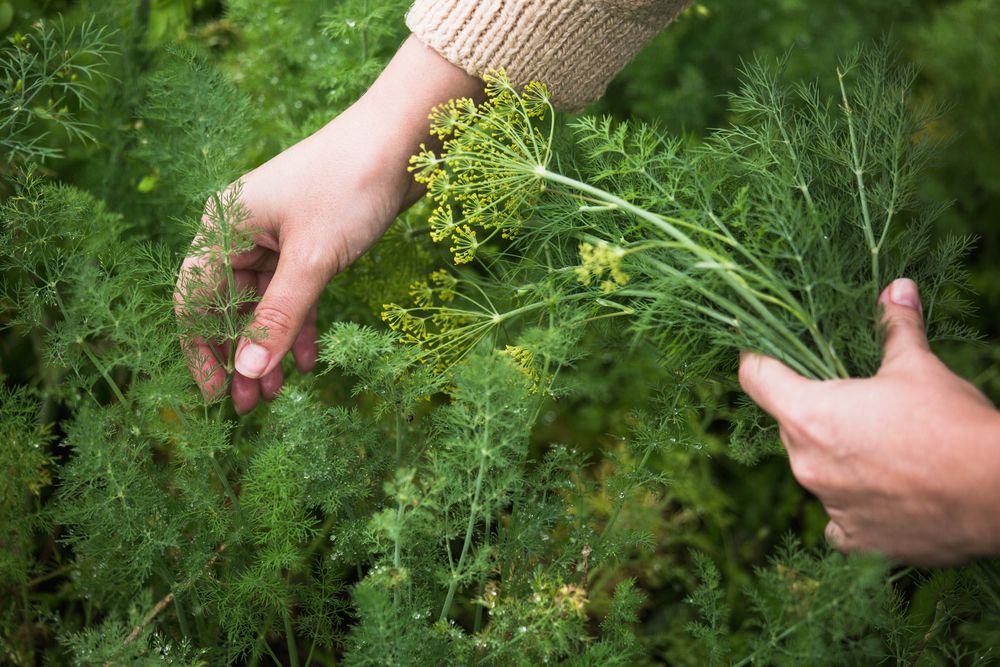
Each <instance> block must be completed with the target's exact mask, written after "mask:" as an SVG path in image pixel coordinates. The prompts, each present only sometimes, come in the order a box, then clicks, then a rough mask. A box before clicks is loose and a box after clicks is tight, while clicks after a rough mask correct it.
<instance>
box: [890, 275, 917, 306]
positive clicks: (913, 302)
mask: <svg viewBox="0 0 1000 667" xmlns="http://www.w3.org/2000/svg"><path fill="white" fill-rule="evenodd" d="M889 299H890V300H891V301H892V302H893V303H894V304H896V305H897V306H906V307H907V308H915V309H917V310H920V293H919V292H918V291H917V284H916V283H915V282H913V281H912V280H910V279H909V278H899V279H897V280H894V281H892V285H890V286H889Z"/></svg>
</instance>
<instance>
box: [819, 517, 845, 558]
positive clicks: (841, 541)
mask: <svg viewBox="0 0 1000 667" xmlns="http://www.w3.org/2000/svg"><path fill="white" fill-rule="evenodd" d="M823 534H824V535H825V536H826V541H827V542H828V543H829V544H830V546H832V547H833V548H834V549H836V550H837V551H840V552H846V551H847V533H846V532H844V529H843V528H841V526H840V524H839V523H837V522H836V521H830V522H829V523H827V524H826V530H825V531H823Z"/></svg>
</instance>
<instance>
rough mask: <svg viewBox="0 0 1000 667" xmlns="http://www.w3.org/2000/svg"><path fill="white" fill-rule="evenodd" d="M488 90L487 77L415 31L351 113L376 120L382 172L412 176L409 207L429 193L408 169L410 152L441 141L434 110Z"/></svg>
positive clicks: (406, 199)
mask: <svg viewBox="0 0 1000 667" xmlns="http://www.w3.org/2000/svg"><path fill="white" fill-rule="evenodd" d="M482 95H483V82H482V80H480V79H478V78H476V77H474V76H471V75H469V74H467V73H466V72H464V71H463V70H462V69H460V68H459V67H457V66H455V65H453V64H452V63H450V62H448V61H447V60H445V59H444V58H443V57H442V56H441V55H439V54H438V53H437V52H436V51H434V50H433V49H431V48H428V47H427V46H424V44H423V43H421V42H420V40H418V39H417V38H416V37H414V36H413V35H411V36H410V37H408V38H407V39H406V41H405V42H403V45H402V46H401V47H400V48H399V50H398V51H397V52H396V55H395V56H393V58H392V60H391V61H390V62H389V64H388V65H387V66H386V68H385V70H384V71H383V72H382V74H381V75H380V76H379V78H378V79H377V80H376V81H375V83H374V84H372V86H371V88H369V89H368V91H367V92H366V93H365V94H364V95H363V96H362V97H361V99H359V100H358V102H357V103H356V104H355V105H354V107H353V108H352V109H351V110H350V111H349V112H348V113H353V114H358V115H360V116H364V117H365V119H364V120H363V121H362V122H365V123H366V124H371V125H372V128H371V129H372V137H373V138H374V140H375V141H377V142H378V143H379V150H378V154H379V156H380V160H381V161H382V164H380V165H376V169H378V171H379V177H382V178H384V177H386V175H387V173H386V169H388V170H389V172H388V173H389V174H392V175H393V176H396V175H402V176H403V177H404V178H405V179H406V183H405V187H406V192H407V194H406V196H405V197H404V202H403V206H404V208H405V207H408V206H409V205H410V204H412V203H413V202H414V201H416V199H417V198H418V197H419V196H420V194H422V192H423V186H420V185H419V184H417V183H416V182H415V181H413V180H412V179H411V178H409V176H408V174H407V172H406V166H407V164H408V163H409V159H410V156H411V155H415V154H416V153H417V152H418V150H419V148H420V144H422V143H426V144H428V145H432V144H433V143H435V142H436V141H437V140H436V139H435V138H433V137H431V135H430V134H429V132H428V127H429V123H428V114H429V113H430V111H431V109H432V108H433V107H435V106H436V105H438V104H441V103H443V102H447V101H448V100H450V99H456V98H460V97H470V98H472V99H475V100H477V101H478V100H479V99H480V98H481V97H482Z"/></svg>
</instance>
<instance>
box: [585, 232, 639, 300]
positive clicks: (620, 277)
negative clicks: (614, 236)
mask: <svg viewBox="0 0 1000 667" xmlns="http://www.w3.org/2000/svg"><path fill="white" fill-rule="evenodd" d="M624 257H625V251H624V250H623V249H622V248H619V247H618V246H613V245H611V244H609V243H608V242H607V241H599V242H598V243H597V244H596V245H595V244H593V243H586V242H584V243H581V244H580V266H578V267H577V268H576V269H575V272H576V277H577V279H578V280H579V281H580V282H581V283H582V284H584V285H589V284H590V281H591V280H598V279H600V278H602V277H603V276H604V275H605V274H607V275H608V279H607V280H604V281H603V282H601V289H602V290H603V291H604V292H605V293H608V292H613V291H614V290H615V289H617V288H618V287H620V286H622V285H625V284H626V283H628V280H629V277H628V274H626V273H625V272H624V271H623V270H622V266H621V264H622V259H623V258H624Z"/></svg>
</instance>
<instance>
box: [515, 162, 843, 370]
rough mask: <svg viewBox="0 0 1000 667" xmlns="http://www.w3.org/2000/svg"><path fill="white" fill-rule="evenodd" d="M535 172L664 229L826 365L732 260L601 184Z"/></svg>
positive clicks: (800, 315) (788, 305) (715, 296)
mask: <svg viewBox="0 0 1000 667" xmlns="http://www.w3.org/2000/svg"><path fill="white" fill-rule="evenodd" d="M534 173H535V175H536V176H538V177H539V178H541V179H544V180H548V181H551V182H553V183H558V184H560V185H565V186H567V187H570V188H573V189H575V190H579V191H582V192H586V193H588V194H590V195H593V196H594V197H597V198H598V199H600V200H602V201H606V202H608V203H611V204H614V205H616V206H618V207H619V208H621V209H622V210H624V211H627V212H629V213H631V214H632V215H634V216H636V217H637V218H639V219H640V220H644V221H646V222H648V223H650V224H652V225H653V226H654V227H656V228H657V229H659V230H660V231H662V232H663V233H665V234H666V235H667V236H669V237H670V238H672V239H673V240H674V241H676V242H677V243H678V244H679V247H681V248H683V249H684V250H685V251H686V252H689V253H691V254H692V255H693V256H694V257H695V258H697V259H698V260H699V261H700V262H704V263H705V264H706V266H709V267H717V270H716V272H717V274H718V275H719V276H720V277H721V278H722V279H723V280H724V281H725V282H726V284H727V285H729V287H730V288H731V289H732V290H733V291H734V292H735V293H736V294H738V295H740V297H741V298H742V299H743V300H744V301H745V302H746V303H747V304H748V305H749V306H750V308H751V309H752V310H753V311H754V312H756V313H757V315H758V316H759V317H760V318H762V319H763V320H764V321H766V322H767V324H768V325H769V326H771V327H772V328H773V329H774V330H775V331H777V332H778V333H780V334H781V335H782V336H783V337H784V338H785V339H786V340H788V341H789V343H791V344H792V345H793V346H795V347H797V348H799V349H800V350H801V351H802V352H803V354H806V355H807V357H812V359H814V360H815V361H817V362H818V368H829V366H828V365H827V364H825V363H823V362H822V361H819V360H818V359H816V357H815V354H813V353H812V352H811V351H810V350H808V348H806V347H805V346H804V345H802V342H801V341H800V340H799V339H798V337H797V336H795V334H793V333H792V332H791V331H789V330H788V327H787V326H786V325H785V324H784V323H783V322H781V320H779V319H778V318H777V317H775V315H774V313H772V312H771V310H770V309H769V308H768V307H767V306H766V305H765V304H764V303H763V302H761V300H760V298H759V297H758V293H757V292H756V291H755V290H753V289H751V288H750V286H749V285H748V284H747V282H746V280H745V279H744V278H742V276H739V275H738V272H737V271H736V270H735V268H736V267H737V266H738V265H735V264H734V262H732V261H730V260H729V259H728V258H726V257H721V256H719V255H718V254H716V253H715V252H713V251H711V250H710V249H708V248H705V247H704V246H702V245H700V244H698V243H696V242H695V241H694V240H693V239H692V238H691V237H690V236H688V235H687V234H686V233H685V232H684V231H682V230H681V229H680V228H679V227H678V226H677V225H675V224H673V222H672V221H671V220H668V219H666V218H663V217H662V216H659V215H656V214H654V213H651V212H650V211H647V210H645V209H643V208H641V207H639V206H636V205H635V204H632V203H631V202H629V201H627V200H625V199H622V198H621V197H617V196H615V195H613V194H611V193H610V192H607V191H605V190H601V189H600V188H596V187H594V186H592V185H590V184H588V183H584V182H582V181H578V180H576V179H574V178H570V177H568V176H564V175H562V174H559V173H556V172H552V171H549V170H548V169H546V168H545V167H543V166H538V167H536V168H535V170H534ZM737 247H738V246H737ZM741 253H742V254H743V255H745V256H748V257H749V258H750V260H751V262H753V263H754V264H755V266H758V267H760V266H761V264H760V262H759V260H757V259H756V258H754V257H752V254H751V253H747V252H743V251H741ZM729 266H733V267H734V268H732V269H730V268H727V267H729ZM762 270H765V269H762ZM691 282H692V284H694V285H695V287H697V286H698V283H697V281H694V280H692V281H691ZM771 282H772V283H773V284H775V285H777V284H779V283H777V282H775V281H771ZM703 293H704V294H705V295H706V296H709V297H711V298H713V300H716V301H719V300H721V299H723V297H721V295H719V294H716V293H714V292H708V291H707V290H703ZM782 296H783V297H784V300H790V299H791V295H790V294H782ZM768 300H771V301H774V299H773V298H769V299H768ZM727 301H728V300H727ZM779 301H782V300H779ZM781 305H782V306H783V307H785V308H788V309H789V310H790V311H791V312H793V313H797V315H796V316H797V319H800V320H803V319H804V313H803V310H802V308H801V307H799V308H795V307H794V306H792V304H791V303H788V302H783V303H782V304H781ZM812 333H814V335H816V334H818V331H812ZM823 342H825V341H823ZM820 349H821V350H823V349H825V348H824V346H823V345H822V344H821V345H820ZM828 372H832V373H833V377H836V376H838V375H840V369H837V370H836V371H828ZM844 375H846V372H845V373H844ZM827 379H829V378H827Z"/></svg>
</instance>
